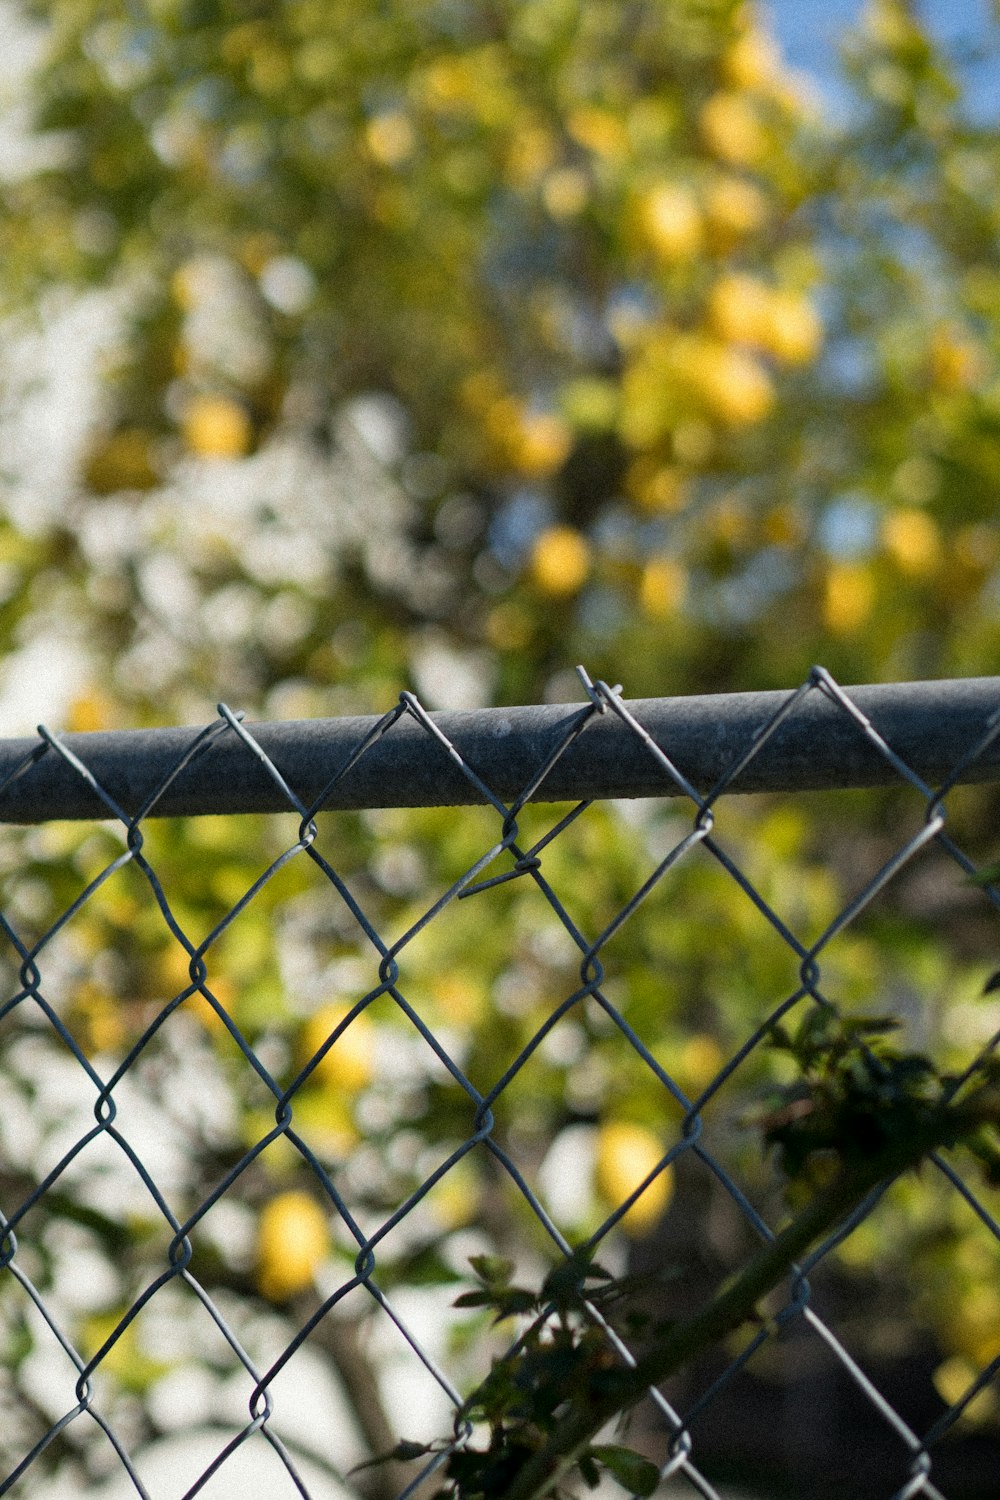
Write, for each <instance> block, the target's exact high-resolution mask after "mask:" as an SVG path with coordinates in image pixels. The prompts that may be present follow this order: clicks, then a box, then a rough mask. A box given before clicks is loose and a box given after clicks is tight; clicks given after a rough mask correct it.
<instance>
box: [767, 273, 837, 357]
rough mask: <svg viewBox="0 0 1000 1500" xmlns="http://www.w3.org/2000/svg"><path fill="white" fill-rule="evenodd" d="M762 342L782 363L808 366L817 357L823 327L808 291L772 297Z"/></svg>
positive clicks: (771, 295)
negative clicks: (807, 294) (807, 293)
mask: <svg viewBox="0 0 1000 1500" xmlns="http://www.w3.org/2000/svg"><path fill="white" fill-rule="evenodd" d="M761 342H762V344H763V345H764V348H765V349H767V350H768V352H769V353H771V354H773V355H774V357H775V359H778V360H780V361H781V362H782V364H786V365H805V364H808V363H809V362H810V360H813V359H815V358H816V355H817V354H818V353H819V349H820V345H821V344H822V342H823V325H822V323H821V322H820V320H819V314H818V313H817V311H816V309H815V308H814V307H813V305H812V303H811V302H810V301H809V298H808V297H807V296H806V295H805V293H804V292H793V291H777V292H772V293H771V294H770V297H769V299H768V306H767V310H766V314H765V317H764V320H763V325H762V328H761Z"/></svg>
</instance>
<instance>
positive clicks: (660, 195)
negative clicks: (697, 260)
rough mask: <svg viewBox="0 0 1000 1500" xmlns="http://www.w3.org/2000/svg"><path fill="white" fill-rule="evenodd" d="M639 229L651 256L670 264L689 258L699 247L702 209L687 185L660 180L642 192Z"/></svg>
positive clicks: (692, 256)
mask: <svg viewBox="0 0 1000 1500" xmlns="http://www.w3.org/2000/svg"><path fill="white" fill-rule="evenodd" d="M638 223H639V232H640V235H641V237H642V239H643V240H644V242H645V243H646V245H647V246H648V247H649V249H650V250H652V251H653V253H654V255H656V256H658V257H659V259H660V260H663V261H666V262H667V263H668V264H670V265H676V264H678V263H679V262H681V261H686V260H692V259H693V258H694V257H695V256H696V255H697V254H698V251H699V250H700V249H701V242H702V222H701V210H700V209H699V207H698V203H697V200H696V198H695V196H694V194H693V193H692V191H691V189H690V188H689V187H685V186H684V184H683V183H680V182H659V183H656V184H655V185H654V186H653V187H651V188H649V189H648V191H647V192H646V193H645V194H644V195H643V197H642V199H641V200H640V202H639V209H638Z"/></svg>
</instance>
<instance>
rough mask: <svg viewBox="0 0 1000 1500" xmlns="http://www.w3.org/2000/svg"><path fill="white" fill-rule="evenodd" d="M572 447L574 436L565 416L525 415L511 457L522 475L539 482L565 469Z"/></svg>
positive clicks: (527, 413) (546, 414)
mask: <svg viewBox="0 0 1000 1500" xmlns="http://www.w3.org/2000/svg"><path fill="white" fill-rule="evenodd" d="M572 446H573V434H572V432H571V431H570V428H569V424H568V423H567V422H566V421H564V419H563V418H562V417H558V416H555V415H553V414H550V413H540V414H537V415H536V414H532V413H530V412H526V413H525V414H524V415H523V416H522V418H521V421H520V430H519V431H518V433H517V434H516V437H515V439H514V442H513V444H512V448H513V452H512V457H513V459H514V461H515V463H516V464H517V467H518V468H519V469H520V470H521V472H522V474H528V475H530V476H531V477H532V478H533V479H540V478H543V477H544V476H545V475H547V474H554V473H555V471H556V469H559V468H561V467H562V465H563V464H564V463H565V461H566V459H567V458H568V457H569V451H570V449H571V447H572Z"/></svg>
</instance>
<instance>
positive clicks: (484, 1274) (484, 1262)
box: [469, 1255, 514, 1287]
mask: <svg viewBox="0 0 1000 1500" xmlns="http://www.w3.org/2000/svg"><path fill="white" fill-rule="evenodd" d="M469 1265H470V1266H471V1267H472V1269H473V1270H474V1271H475V1273H476V1275H477V1276H478V1277H479V1279H480V1281H482V1282H485V1284H486V1285H487V1286H490V1287H501V1286H509V1285H510V1278H511V1277H512V1276H513V1274H514V1262H513V1261H512V1260H507V1259H506V1257H505V1256H503V1255H470V1256H469Z"/></svg>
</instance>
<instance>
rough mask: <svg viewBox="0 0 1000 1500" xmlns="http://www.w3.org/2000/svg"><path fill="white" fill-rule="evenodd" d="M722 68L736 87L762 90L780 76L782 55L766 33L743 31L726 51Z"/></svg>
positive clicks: (728, 79)
mask: <svg viewBox="0 0 1000 1500" xmlns="http://www.w3.org/2000/svg"><path fill="white" fill-rule="evenodd" d="M722 71H723V73H724V74H725V77H726V81H727V83H731V84H732V85H733V86H734V87H735V88H738V89H750V90H753V91H755V92H758V93H763V92H766V91H767V90H768V89H769V88H770V87H771V86H772V85H773V84H774V83H775V82H776V81H777V80H778V79H779V78H780V77H781V54H780V53H779V51H778V48H777V45H776V43H775V42H774V40H773V38H772V37H769V36H768V35H767V33H766V32H763V31H756V30H749V31H744V33H743V35H742V36H740V37H737V39H736V41H735V42H733V43H732V45H731V46H729V47H727V48H726V50H725V52H724V53H723V55H722Z"/></svg>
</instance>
